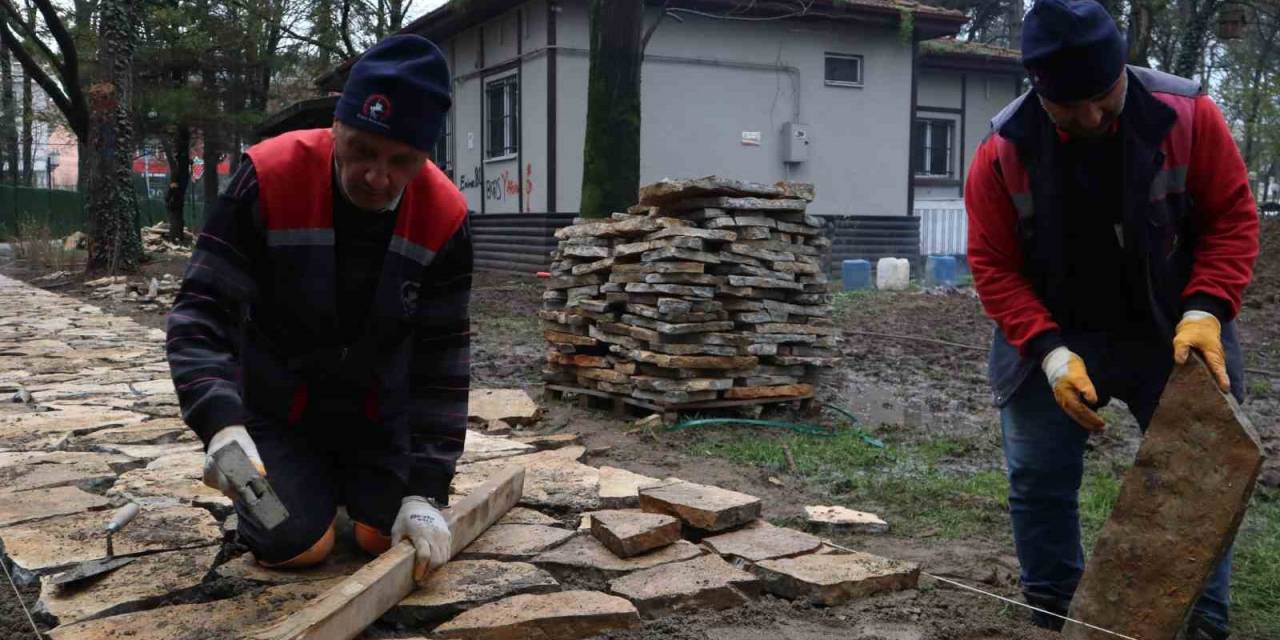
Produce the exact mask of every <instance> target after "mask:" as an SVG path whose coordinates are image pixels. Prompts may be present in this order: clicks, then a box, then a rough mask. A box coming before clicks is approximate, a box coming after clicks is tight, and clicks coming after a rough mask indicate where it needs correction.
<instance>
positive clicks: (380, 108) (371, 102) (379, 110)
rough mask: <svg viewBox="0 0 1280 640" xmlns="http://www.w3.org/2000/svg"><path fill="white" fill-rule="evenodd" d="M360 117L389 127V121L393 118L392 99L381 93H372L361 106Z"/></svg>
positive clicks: (383, 126) (386, 127)
mask: <svg viewBox="0 0 1280 640" xmlns="http://www.w3.org/2000/svg"><path fill="white" fill-rule="evenodd" d="M359 118H360V119H361V120H364V121H366V122H369V123H372V124H376V125H378V126H380V127H382V128H384V129H389V128H390V125H388V124H387V121H388V120H390V119H391V100H390V99H389V98H387V97H386V96H384V95H382V94H381V93H375V94H372V95H370V96H369V97H368V98H365V100H364V106H362V107H360V113H359Z"/></svg>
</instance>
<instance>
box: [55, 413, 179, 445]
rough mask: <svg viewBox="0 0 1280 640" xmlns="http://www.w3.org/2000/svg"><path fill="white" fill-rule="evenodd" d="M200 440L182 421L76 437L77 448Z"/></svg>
mask: <svg viewBox="0 0 1280 640" xmlns="http://www.w3.org/2000/svg"><path fill="white" fill-rule="evenodd" d="M198 440H199V438H198V437H197V436H196V434H195V432H193V431H191V429H190V428H188V427H187V426H186V425H185V424H183V423H182V421H181V420H172V419H163V420H148V421H146V422H139V423H137V424H131V425H129V426H127V427H112V428H110V429H103V430H101V431H94V432H93V433H90V434H87V435H83V436H79V437H76V438H75V439H74V440H73V443H74V444H75V445H77V446H85V447H89V446H93V445H98V444H117V445H119V444H174V443H178V442H196V441H198Z"/></svg>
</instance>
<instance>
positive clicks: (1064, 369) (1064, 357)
mask: <svg viewBox="0 0 1280 640" xmlns="http://www.w3.org/2000/svg"><path fill="white" fill-rule="evenodd" d="M1040 366H1041V368H1042V369H1044V375H1045V377H1047V378H1048V379H1049V386H1050V387H1052V388H1053V398H1054V399H1055V400H1057V401H1058V406H1059V407H1062V410H1063V411H1065V412H1066V413H1067V415H1069V416H1071V419H1072V420H1075V421H1076V422H1077V423H1079V425H1080V426H1081V427H1084V429H1085V430H1086V431H1092V432H1099V431H1102V430H1103V429H1105V428H1106V427H1107V423H1106V422H1104V421H1103V420H1102V418H1101V417H1099V416H1098V414H1097V413H1095V412H1094V411H1093V409H1092V408H1090V405H1096V404H1098V391H1097V390H1096V389H1094V387H1093V381H1092V380H1090V379H1089V373H1088V371H1086V370H1085V366H1084V360H1081V359H1080V356H1078V355H1076V354H1074V353H1072V352H1071V350H1070V349H1068V348H1066V347H1058V348H1057V349H1054V350H1053V351H1050V352H1049V355H1047V356H1045V357H1044V360H1043V361H1042V362H1041V363H1040ZM1086 402H1087V403H1088V404H1085V403H1086Z"/></svg>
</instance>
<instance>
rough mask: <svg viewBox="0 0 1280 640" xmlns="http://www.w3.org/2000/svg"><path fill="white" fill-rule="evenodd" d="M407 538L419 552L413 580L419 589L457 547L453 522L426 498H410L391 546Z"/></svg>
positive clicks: (403, 502)
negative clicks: (455, 545) (452, 531)
mask: <svg viewBox="0 0 1280 640" xmlns="http://www.w3.org/2000/svg"><path fill="white" fill-rule="evenodd" d="M405 539H407V540H408V541H409V542H411V543H413V548H414V550H415V551H416V552H417V558H416V559H415V560H414V563H413V579H414V581H415V582H417V583H418V586H423V584H424V583H426V581H427V573H428V572H429V571H431V570H432V569H437V568H439V567H440V566H442V565H443V564H444V563H446V562H448V561H449V551H450V549H451V547H452V546H453V534H452V533H450V532H449V523H448V522H446V521H445V519H444V514H442V513H440V511H439V510H437V509H436V508H435V507H433V506H431V503H430V502H428V501H427V499H426V498H423V497H421V496H408V497H406V498H404V499H403V500H401V501H400V513H399V514H397V515H396V523H395V524H394V525H392V526H391V544H396V543H397V542H400V541H401V540H405Z"/></svg>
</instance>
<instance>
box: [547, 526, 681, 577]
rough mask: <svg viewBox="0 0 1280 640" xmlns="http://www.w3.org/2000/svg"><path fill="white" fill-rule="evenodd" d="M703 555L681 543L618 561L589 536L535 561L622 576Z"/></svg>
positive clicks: (581, 536) (573, 541)
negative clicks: (622, 574)
mask: <svg viewBox="0 0 1280 640" xmlns="http://www.w3.org/2000/svg"><path fill="white" fill-rule="evenodd" d="M702 554H703V550H702V548H700V547H698V546H697V545H695V544H692V543H690V542H688V541H685V540H681V541H679V542H676V543H675V544H672V545H670V546H666V547H663V548H661V549H658V550H656V551H650V552H649V553H646V554H643V555H638V556H635V557H632V558H619V557H618V556H616V555H614V554H613V552H612V551H609V549H608V547H605V546H604V545H603V544H601V543H600V541H599V540H596V539H595V538H594V537H592V536H589V535H579V536H576V537H574V538H573V539H572V540H570V541H568V542H566V543H564V544H563V545H560V546H559V547H557V548H555V549H552V550H551V551H548V552H546V553H540V554H538V555H537V556H535V557H534V558H533V560H532V562H533V564H536V565H538V566H540V567H544V566H545V567H553V568H564V569H581V570H586V571H593V572H599V573H602V574H621V573H630V572H632V571H641V570H644V569H650V568H653V567H656V566H659V565H664V564H667V563H670V562H680V561H682V560H692V559H693V558H696V557H698V556H700V555H702Z"/></svg>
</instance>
